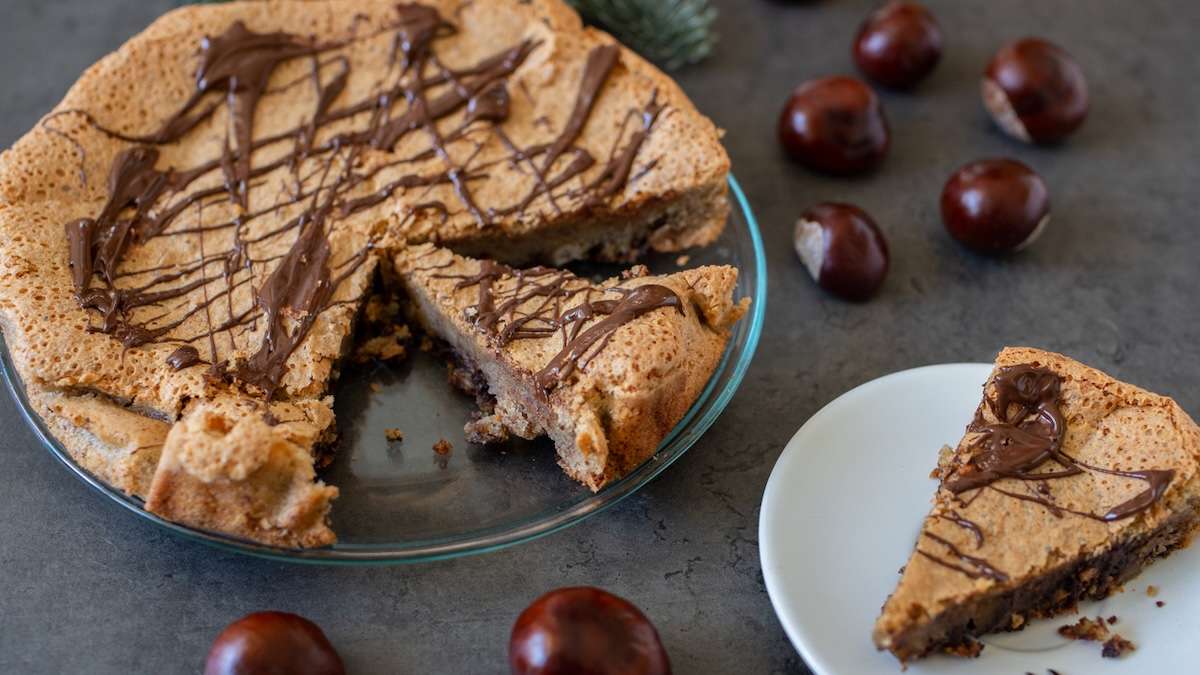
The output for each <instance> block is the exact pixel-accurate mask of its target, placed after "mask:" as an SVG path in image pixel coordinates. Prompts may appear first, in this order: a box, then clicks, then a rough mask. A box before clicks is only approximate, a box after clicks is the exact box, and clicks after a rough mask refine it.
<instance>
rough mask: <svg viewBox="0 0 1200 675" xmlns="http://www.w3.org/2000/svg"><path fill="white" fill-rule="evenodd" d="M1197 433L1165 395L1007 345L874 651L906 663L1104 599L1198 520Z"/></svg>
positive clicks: (943, 464)
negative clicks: (977, 638) (1084, 603)
mask: <svg viewBox="0 0 1200 675" xmlns="http://www.w3.org/2000/svg"><path fill="white" fill-rule="evenodd" d="M1198 460H1200V428H1198V427H1197V426H1196V424H1195V422H1193V421H1192V419H1191V418H1190V417H1188V415H1187V414H1186V413H1185V412H1184V411H1183V410H1182V409H1180V407H1179V406H1178V405H1177V404H1176V403H1175V402H1174V401H1173V400H1171V399H1170V398H1167V397H1164V396H1158V395H1155V394H1151V393H1149V392H1147V391H1144V390H1142V389H1138V388H1137V387H1134V386H1131V385H1128V384H1125V383H1123V382H1118V381H1117V380H1114V379H1113V378H1111V377H1109V376H1107V375H1105V374H1104V373H1101V372H1100V371H1098V370H1095V369H1093V368H1089V367H1087V366H1085V365H1083V364H1080V363H1078V362H1076V361H1073V360H1071V359H1069V358H1066V357H1064V356H1061V355H1058V354H1053V353H1050V352H1044V351H1040V350H1036V349H1024V348H1022V349H1015V348H1008V349H1005V350H1004V351H1002V352H1001V353H1000V355H999V356H998V357H997V358H996V364H995V369H994V370H993V372H992V376H991V378H990V379H989V380H988V383H987V384H986V386H985V388H984V400H983V402H982V403H981V404H980V406H979V409H978V412H977V413H976V415H975V419H974V420H973V421H972V422H971V424H970V425H969V426H968V427H967V431H966V434H965V435H964V437H963V439H962V440H961V441H960V442H959V444H958V447H957V448H955V449H954V450H953V451H949V449H947V451H946V452H944V453H943V456H942V458H941V461H940V462H939V467H938V470H937V471H936V472H935V473H936V476H937V477H938V478H939V479H940V484H939V486H938V490H937V494H936V495H935V497H934V500H933V508H932V509H931V510H930V513H929V515H928V516H927V517H926V518H925V521H924V523H923V524H922V527H921V533H920V535H919V536H918V539H917V543H916V548H915V550H914V552H913V554H912V556H911V557H910V558H909V560H908V563H907V564H906V565H905V567H904V569H903V573H902V576H901V578H900V582H899V584H898V585H897V586H896V590H895V591H894V592H893V593H892V595H891V597H889V598H888V600H887V602H886V603H885V604H884V606H883V611H882V613H881V614H880V616H879V619H878V620H877V621H876V623H875V631H874V639H875V644H876V645H877V646H878V648H879V649H881V650H888V651H891V652H892V653H893V654H895V655H896V657H897V658H899V659H900V660H901V661H902V662H904V661H908V660H911V659H914V658H918V657H921V656H924V655H926V654H928V653H930V652H931V651H935V650H953V649H954V648H960V647H963V646H965V645H967V644H969V643H970V641H971V640H972V638H973V637H975V636H978V635H980V634H983V633H987V632H992V631H1000V630H1015V629H1019V628H1021V627H1022V626H1023V625H1024V624H1025V622H1026V621H1028V620H1030V619H1032V618H1035V617H1044V616H1050V615H1054V614H1056V613H1059V612H1063V611H1066V610H1069V609H1071V608H1072V607H1073V606H1074V605H1075V604H1076V602H1078V601H1080V600H1085V599H1099V598H1103V597H1105V596H1107V595H1108V594H1109V593H1111V592H1112V591H1113V590H1115V589H1117V588H1119V587H1120V585H1121V584H1122V583H1124V582H1125V581H1127V580H1129V579H1130V578H1132V577H1133V576H1134V575H1136V574H1138V572H1140V571H1141V570H1142V569H1143V568H1144V567H1145V566H1146V565H1147V564H1149V563H1150V562H1152V561H1153V560H1154V559H1155V558H1158V557H1161V556H1164V555H1166V554H1168V553H1169V552H1171V551H1172V550H1174V549H1176V548H1179V547H1181V546H1183V545H1185V544H1186V543H1187V541H1188V539H1189V537H1190V535H1191V534H1192V532H1193V530H1194V529H1195V528H1196V526H1197V523H1198V522H1200V478H1198V472H1197V461H1198Z"/></svg>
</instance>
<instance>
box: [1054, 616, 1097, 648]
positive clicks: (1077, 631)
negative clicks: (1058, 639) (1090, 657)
mask: <svg viewBox="0 0 1200 675" xmlns="http://www.w3.org/2000/svg"><path fill="white" fill-rule="evenodd" d="M1058 634H1059V635H1061V636H1063V637H1065V638H1068V639H1070V640H1088V641H1089V642H1100V641H1102V640H1104V639H1105V638H1107V637H1108V626H1106V625H1105V624H1104V619H1102V618H1100V617H1096V618H1095V619H1089V618H1088V617H1086V616H1081V617H1079V621H1077V622H1075V623H1073V624H1067V625H1065V626H1059V628H1058Z"/></svg>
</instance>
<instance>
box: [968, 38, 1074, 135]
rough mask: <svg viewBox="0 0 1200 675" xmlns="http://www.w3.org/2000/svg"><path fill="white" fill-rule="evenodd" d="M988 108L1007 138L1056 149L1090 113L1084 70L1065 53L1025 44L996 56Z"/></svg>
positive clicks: (985, 88)
mask: <svg viewBox="0 0 1200 675" xmlns="http://www.w3.org/2000/svg"><path fill="white" fill-rule="evenodd" d="M982 93H983V104H984V106H985V107H986V108H987V109H988V112H990V113H991V114H992V119H994V120H996V124H998V125H999V126H1000V128H1001V129H1003V130H1004V131H1005V132H1006V133H1008V134H1009V135H1010V136H1013V137H1014V138H1018V139H1020V140H1022V141H1025V142H1026V143H1053V142H1055V141H1059V140H1062V139H1063V138H1066V137H1067V136H1068V135H1069V134H1071V133H1072V132H1073V131H1075V130H1076V129H1078V128H1079V127H1080V125H1082V124H1083V120H1084V119H1085V118H1087V113H1088V88H1087V80H1086V79H1085V78H1084V76H1083V69H1082V68H1080V67H1079V64H1078V63H1076V61H1075V59H1073V58H1071V55H1070V54H1068V53H1067V52H1066V51H1064V50H1063V49H1062V48H1060V47H1058V46H1057V45H1054V44H1052V43H1050V42H1047V41H1046V40H1042V39H1040V38H1024V39H1021V40H1017V41H1016V42H1014V43H1012V44H1010V45H1006V46H1004V47H1003V48H1001V49H1000V51H998V52H996V55H995V56H994V57H992V61H991V63H989V64H988V67H987V72H986V73H984V77H983V84H982Z"/></svg>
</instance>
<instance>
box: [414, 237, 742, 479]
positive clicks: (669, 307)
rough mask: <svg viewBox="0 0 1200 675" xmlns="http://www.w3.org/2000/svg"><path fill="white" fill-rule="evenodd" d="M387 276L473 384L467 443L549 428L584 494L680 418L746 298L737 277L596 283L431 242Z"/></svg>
mask: <svg viewBox="0 0 1200 675" xmlns="http://www.w3.org/2000/svg"><path fill="white" fill-rule="evenodd" d="M394 262H395V267H396V271H397V272H398V275H399V277H400V280H401V283H402V284H403V286H404V288H405V290H406V291H407V293H408V296H409V298H410V300H411V303H412V307H413V313H414V315H415V317H416V319H417V320H418V321H419V322H420V324H421V325H422V326H424V328H425V329H426V330H427V331H428V332H430V333H432V334H433V335H435V336H437V337H438V338H440V339H442V340H444V341H445V342H447V343H448V344H449V346H450V348H451V349H452V350H453V352H454V354H455V355H456V356H457V358H458V360H459V361H460V364H461V365H462V366H464V367H465V368H466V369H467V370H468V371H470V372H472V373H474V374H476V375H477V376H478V377H476V378H462V379H465V380H471V379H474V380H475V381H476V382H478V381H479V380H480V378H481V380H482V386H480V387H479V389H480V391H479V393H481V394H483V399H484V405H483V408H484V411H483V412H484V414H483V416H482V417H481V418H479V419H477V420H475V421H472V422H470V423H468V425H467V435H468V437H469V438H471V439H472V440H475V441H481V442H487V441H495V440H502V439H504V438H507V437H508V436H509V435H510V434H512V435H516V436H519V437H522V438H535V437H538V436H549V437H550V438H551V439H552V440H553V441H554V445H555V447H556V448H557V450H558V456H559V464H560V465H561V466H562V467H563V469H564V470H565V471H566V472H567V474H568V475H570V476H571V477H572V478H574V479H575V480H578V481H579V482H581V483H583V484H584V485H586V486H588V487H589V488H591V489H592V490H599V489H600V488H601V487H603V486H604V485H605V484H607V483H608V482H610V481H612V480H614V479H616V478H619V477H620V476H622V475H624V474H625V473H626V472H628V471H630V470H631V469H633V468H635V467H636V466H638V465H639V464H641V463H642V462H644V461H645V460H646V459H648V458H649V457H650V456H651V455H653V454H654V452H655V450H656V449H657V448H658V445H659V443H661V442H662V440H663V438H665V437H666V435H667V434H668V433H669V432H670V431H671V429H672V428H674V426H675V425H676V424H677V423H678V422H679V420H680V419H682V418H683V415H684V413H686V412H687V410H688V408H690V407H691V405H692V403H693V402H694V401H695V400H696V398H697V397H698V396H699V395H700V392H701V391H702V390H703V389H704V386H705V384H706V383H707V382H708V380H709V377H710V376H711V375H712V373H713V370H714V369H715V368H716V367H717V364H718V362H719V361H720V359H721V355H722V353H723V352H724V349H725V343H726V342H727V341H728V339H729V334H730V329H731V327H732V326H733V324H734V323H735V322H736V321H737V320H738V319H739V318H741V316H742V315H743V314H744V313H745V311H746V307H747V306H748V304H749V300H748V299H743V300H741V301H740V302H735V301H734V300H733V290H734V285H735V283H736V281H737V271H736V270H734V269H733V268H731V267H700V268H696V269H691V270H686V271H684V272H680V273H678V274H671V275H667V276H650V275H649V274H648V273H647V272H646V270H645V268H644V267H638V268H634V269H632V270H630V271H629V272H627V273H626V274H625V275H623V276H622V277H621V278H616V279H610V280H608V281H605V282H603V283H592V282H590V281H588V280H587V279H583V278H580V277H577V276H575V275H573V274H571V273H570V272H568V271H565V270H557V269H551V268H546V267H535V268H531V269H514V268H511V267H507V266H504V265H501V264H499V263H496V262H493V261H490V260H474V259H471V258H465V257H462V256H459V255H455V254H454V253H451V252H450V251H448V250H445V249H440V248H436V247H434V246H432V245H421V246H414V247H411V248H408V249H406V250H404V251H402V252H400V253H399V254H397V256H396V257H395V259H394Z"/></svg>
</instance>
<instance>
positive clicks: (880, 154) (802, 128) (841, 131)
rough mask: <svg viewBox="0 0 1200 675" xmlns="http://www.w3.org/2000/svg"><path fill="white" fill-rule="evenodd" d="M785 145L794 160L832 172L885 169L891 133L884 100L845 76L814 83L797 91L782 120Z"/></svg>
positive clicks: (862, 83) (809, 83)
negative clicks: (880, 166)
mask: <svg viewBox="0 0 1200 675" xmlns="http://www.w3.org/2000/svg"><path fill="white" fill-rule="evenodd" d="M777 131H778V135H779V143H780V144H781V145H782V146H783V148H784V150H786V151H787V153H788V154H789V155H791V156H792V157H793V158H794V159H796V160H798V161H800V162H801V163H803V164H805V165H807V166H808V167H810V168H813V169H817V170H818V171H824V172H826V173H832V174H840V175H847V174H854V173H861V172H863V171H867V170H869V169H872V168H874V167H876V166H878V165H879V163H880V162H881V161H883V158H884V156H886V155H887V151H888V147H889V146H890V145H891V133H890V132H889V131H888V124H887V119H886V118H885V117H884V114H883V106H882V105H881V104H880V102H879V97H878V96H876V95H875V92H874V91H872V90H871V87H869V86H867V84H866V83H864V82H863V81H862V80H859V79H857V78H853V77H847V76H844V75H837V76H833V77H823V78H820V79H816V80H809V81H808V82H805V83H804V84H801V85H800V86H799V87H797V88H796V90H795V91H793V92H792V95H791V97H790V98H788V101H787V104H786V105H785V106H784V107H783V112H782V113H781V114H780V116H779V126H778V130H777Z"/></svg>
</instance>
